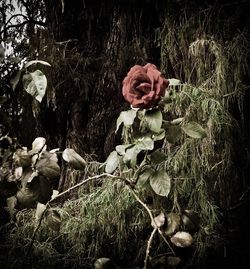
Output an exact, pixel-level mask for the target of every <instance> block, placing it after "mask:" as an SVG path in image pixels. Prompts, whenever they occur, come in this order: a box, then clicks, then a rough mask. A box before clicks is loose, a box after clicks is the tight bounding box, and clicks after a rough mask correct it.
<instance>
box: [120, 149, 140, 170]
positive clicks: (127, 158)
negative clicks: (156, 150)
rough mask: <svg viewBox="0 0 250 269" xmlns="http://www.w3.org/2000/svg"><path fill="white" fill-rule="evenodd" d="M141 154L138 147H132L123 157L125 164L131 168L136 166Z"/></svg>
mask: <svg viewBox="0 0 250 269" xmlns="http://www.w3.org/2000/svg"><path fill="white" fill-rule="evenodd" d="M140 152H141V150H140V149H139V148H138V147H137V146H136V145H134V146H132V147H130V148H128V149H127V150H126V153H125V155H124V157H123V162H124V163H125V164H126V165H127V166H128V167H131V168H134V167H135V166H136V161H137V155H138V154H139V153H140Z"/></svg>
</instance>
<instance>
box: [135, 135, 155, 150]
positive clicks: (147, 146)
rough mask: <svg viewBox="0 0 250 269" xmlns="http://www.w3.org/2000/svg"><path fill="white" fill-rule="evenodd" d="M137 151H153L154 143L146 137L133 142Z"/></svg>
mask: <svg viewBox="0 0 250 269" xmlns="http://www.w3.org/2000/svg"><path fill="white" fill-rule="evenodd" d="M135 144H136V146H137V148H138V150H140V151H141V150H152V149H154V141H153V139H152V138H150V137H148V136H144V137H142V138H139V139H137V140H136V141H135Z"/></svg>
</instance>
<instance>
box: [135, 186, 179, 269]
mask: <svg viewBox="0 0 250 269" xmlns="http://www.w3.org/2000/svg"><path fill="white" fill-rule="evenodd" d="M130 190H131V192H132V193H133V195H134V197H135V199H136V200H137V201H138V202H139V203H140V204H141V205H142V206H143V207H144V208H145V209H146V210H147V212H148V214H149V217H150V219H151V223H152V224H154V227H157V224H156V222H155V219H154V217H153V214H152V212H151V210H150V209H149V207H148V206H147V205H146V204H144V203H143V202H142V200H141V199H140V198H139V197H138V196H137V194H136V193H135V192H134V190H132V189H130ZM156 229H157V231H158V233H159V234H160V236H161V238H162V239H163V241H164V242H165V243H166V244H167V245H168V247H169V249H170V250H171V252H172V253H173V255H174V256H176V254H175V252H174V250H173V248H172V247H171V245H170V243H169V242H168V240H167V239H166V237H165V236H164V234H163V232H162V231H161V229H160V228H156ZM151 235H152V234H151ZM147 249H148V248H147ZM146 257H147V256H146ZM145 262H146V259H145ZM145 268H146V267H145V264H144V269H145Z"/></svg>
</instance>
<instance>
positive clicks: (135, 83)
mask: <svg viewBox="0 0 250 269" xmlns="http://www.w3.org/2000/svg"><path fill="white" fill-rule="evenodd" d="M122 84H123V87H122V94H123V96H124V98H125V99H126V101H128V102H129V103H130V104H131V105H132V106H133V107H134V108H151V107H154V106H155V105H157V104H158V103H159V101H160V99H161V97H163V96H164V95H165V90H166V88H167V87H168V84H169V81H168V80H167V79H165V78H164V77H163V76H162V74H161V72H160V71H159V70H158V69H157V68H156V66H155V65H153V64H150V63H148V64H146V65H144V66H141V65H135V66H133V67H132V68H131V69H130V71H129V72H128V74H127V76H126V77H125V78H124V80H123V82H122Z"/></svg>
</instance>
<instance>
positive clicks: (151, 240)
mask: <svg viewBox="0 0 250 269" xmlns="http://www.w3.org/2000/svg"><path fill="white" fill-rule="evenodd" d="M156 231H157V228H154V230H153V232H152V233H151V235H150V237H149V239H148V245H147V249H146V257H145V260H144V267H143V269H147V265H148V258H149V251H150V248H151V244H152V242H153V238H154V235H155V232H156Z"/></svg>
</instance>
